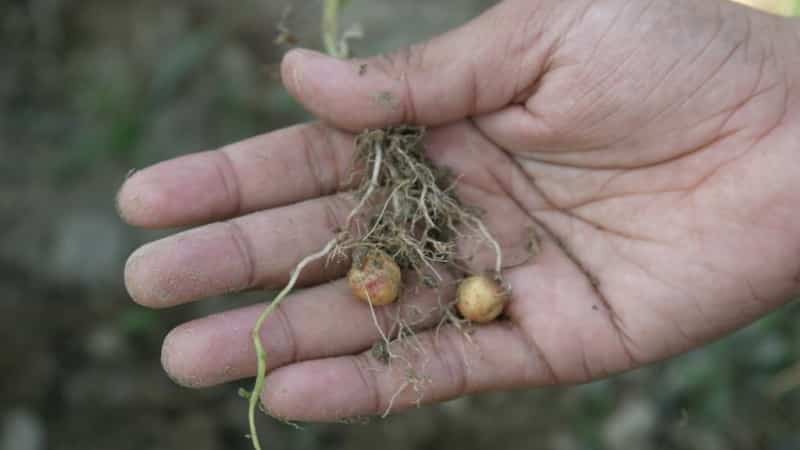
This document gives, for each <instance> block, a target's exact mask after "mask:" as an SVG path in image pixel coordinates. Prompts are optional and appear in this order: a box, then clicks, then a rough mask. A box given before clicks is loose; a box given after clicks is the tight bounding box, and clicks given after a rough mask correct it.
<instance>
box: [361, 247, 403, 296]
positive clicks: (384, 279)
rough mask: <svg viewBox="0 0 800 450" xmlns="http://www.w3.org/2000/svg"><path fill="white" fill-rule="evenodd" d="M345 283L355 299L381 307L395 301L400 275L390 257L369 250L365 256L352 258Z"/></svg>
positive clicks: (399, 286)
mask: <svg viewBox="0 0 800 450" xmlns="http://www.w3.org/2000/svg"><path fill="white" fill-rule="evenodd" d="M347 281H348V283H349V284H350V290H351V291H352V292H353V295H355V296H356V298H358V299H359V300H363V301H365V302H370V303H372V304H373V305H376V306H381V305H388V304H390V303H393V302H394V301H395V300H397V297H398V296H399V295H400V288H401V285H402V274H401V272H400V267H399V266H398V265H397V263H396V262H395V261H394V259H392V257H391V256H389V255H387V254H386V253H385V252H383V251H381V250H369V251H368V252H367V253H366V254H365V255H363V256H361V257H359V258H354V262H353V266H352V267H350V271H349V272H348V273H347Z"/></svg>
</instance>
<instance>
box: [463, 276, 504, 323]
mask: <svg viewBox="0 0 800 450" xmlns="http://www.w3.org/2000/svg"><path fill="white" fill-rule="evenodd" d="M456 298H457V300H458V301H457V303H456V307H457V308H458V312H460V313H461V315H462V316H463V317H464V318H465V319H467V320H470V321H472V322H477V323H487V322H491V321H493V320H494V319H496V318H497V317H498V316H499V315H500V314H501V313H502V312H503V309H504V308H505V306H506V303H507V302H508V292H506V291H505V290H504V289H503V287H502V286H501V285H500V283H499V282H498V281H496V280H494V279H493V278H491V277H489V276H486V275H473V276H471V277H469V278H465V279H464V280H462V281H461V283H459V285H458V292H457V293H456Z"/></svg>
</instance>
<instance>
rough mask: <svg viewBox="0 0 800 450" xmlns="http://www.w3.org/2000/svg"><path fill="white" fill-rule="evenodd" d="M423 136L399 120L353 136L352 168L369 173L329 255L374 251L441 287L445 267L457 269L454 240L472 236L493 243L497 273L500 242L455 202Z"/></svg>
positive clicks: (446, 176)
mask: <svg viewBox="0 0 800 450" xmlns="http://www.w3.org/2000/svg"><path fill="white" fill-rule="evenodd" d="M424 134H425V130H424V128H422V127H416V126H408V125H403V126H396V127H388V128H382V129H377V130H367V131H365V132H363V133H362V134H360V135H359V136H358V137H357V138H356V142H355V143H356V149H357V153H356V160H355V164H354V166H355V167H362V168H364V169H362V170H363V171H364V172H367V173H366V174H365V175H367V176H365V177H364V180H363V181H362V182H361V184H360V185H359V187H358V188H357V189H356V198H357V199H358V205H357V206H356V208H355V209H353V210H352V212H351V213H350V215H349V216H348V219H347V226H346V229H345V230H344V231H343V232H342V233H341V234H340V235H339V237H338V243H337V245H336V247H335V249H334V251H333V252H332V254H331V257H336V256H340V255H351V256H352V258H353V259H354V264H357V263H358V260H359V258H360V257H362V256H363V255H364V254H366V252H367V251H369V250H371V249H379V250H381V251H383V252H385V253H387V254H388V255H389V256H391V257H392V258H393V259H394V260H395V262H397V264H398V265H399V266H400V268H401V269H403V271H406V272H414V273H416V274H417V275H418V277H419V279H420V280H421V281H422V283H423V284H424V285H426V286H428V287H438V286H439V284H440V283H441V282H442V280H443V277H442V275H441V273H440V271H441V270H442V269H443V268H444V269H453V270H459V265H458V264H457V259H456V256H457V255H456V252H457V248H456V241H457V239H458V238H460V237H464V236H465V235H469V236H470V237H474V238H477V239H481V240H485V241H486V242H487V243H488V244H490V245H492V246H493V248H494V250H495V252H496V253H497V259H496V267H495V272H499V271H500V267H501V264H502V262H501V254H500V247H499V245H498V244H497V242H496V241H495V240H494V239H493V238H492V236H491V235H489V233H488V232H487V231H486V228H485V227H484V225H483V223H482V222H481V220H480V219H479V215H478V211H476V210H474V209H473V208H469V207H466V206H464V205H462V203H461V202H460V201H459V199H458V197H457V196H456V195H455V192H454V187H455V184H456V180H455V178H454V177H453V176H452V175H451V173H450V172H449V171H448V170H446V169H443V168H438V167H436V166H434V165H433V164H432V163H431V161H429V160H428V158H427V157H426V156H425V149H424V147H423V144H422V139H423V136H424ZM459 271H460V270H459Z"/></svg>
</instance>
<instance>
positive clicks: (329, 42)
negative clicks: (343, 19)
mask: <svg viewBox="0 0 800 450" xmlns="http://www.w3.org/2000/svg"><path fill="white" fill-rule="evenodd" d="M324 2H325V4H324V7H323V10H322V42H323V43H324V44H325V51H326V52H328V54H329V55H331V56H333V57H336V58H344V57H346V55H342V52H341V49H340V47H339V10H340V9H341V7H342V1H341V0H324Z"/></svg>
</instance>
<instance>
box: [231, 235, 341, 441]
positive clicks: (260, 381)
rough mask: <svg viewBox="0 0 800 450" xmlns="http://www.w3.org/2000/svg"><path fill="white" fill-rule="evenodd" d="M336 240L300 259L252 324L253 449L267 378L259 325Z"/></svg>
mask: <svg viewBox="0 0 800 450" xmlns="http://www.w3.org/2000/svg"><path fill="white" fill-rule="evenodd" d="M338 242H339V240H338V238H333V239H331V241H330V242H328V243H327V244H326V245H325V247H324V248H323V249H322V250H320V251H318V252H317V253H314V254H312V255H308V256H306V257H305V258H304V259H303V260H302V261H300V262H299V263H298V264H297V266H295V268H294V270H293V271H292V276H291V277H290V278H289V282H288V283H287V284H286V287H284V288H283V290H282V291H280V292H279V293H278V295H277V296H275V298H274V299H273V300H272V303H270V304H269V306H267V307H266V308H265V309H264V311H263V312H262V313H261V315H260V316H258V320H256V324H255V326H253V330H252V332H251V337H252V338H253V346H254V347H255V349H256V357H257V358H258V373H257V374H256V383H255V385H254V386H253V390H252V391H251V392H250V398H249V399H248V400H249V408H248V411H247V419H248V422H249V423H250V440H251V441H252V443H253V448H254V449H255V450H261V443H260V442H259V440H258V432H257V431H256V408H257V407H258V399H259V397H260V395H261V391H262V390H263V389H264V380H265V379H266V378H267V352H266V351H265V350H264V345H263V344H262V343H261V327H263V326H264V321H265V320H267V317H269V316H270V315H271V314H272V313H273V312H274V311H275V310H276V309H277V308H278V306H279V305H280V304H281V302H282V301H283V299H285V298H286V296H287V295H288V294H289V292H291V291H292V289H294V285H295V284H297V278H298V277H299V276H300V272H301V271H302V270H303V268H305V267H306V266H307V265H309V264H310V263H312V262H314V261H316V260H318V259H320V258H324V257H325V256H327V255H328V254H329V253H330V252H331V250H333V248H334V247H335V246H336V244H337V243H338Z"/></svg>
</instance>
